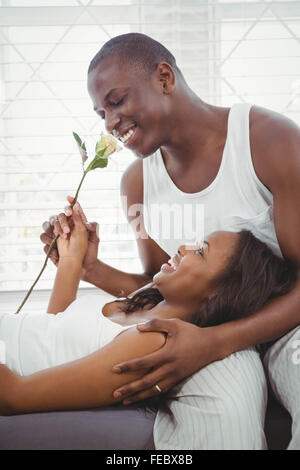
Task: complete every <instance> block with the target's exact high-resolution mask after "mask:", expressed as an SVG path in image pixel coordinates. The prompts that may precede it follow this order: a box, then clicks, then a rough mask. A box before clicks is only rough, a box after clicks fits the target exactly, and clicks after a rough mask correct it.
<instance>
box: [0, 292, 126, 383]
mask: <svg viewBox="0 0 300 470" xmlns="http://www.w3.org/2000/svg"><path fill="white" fill-rule="evenodd" d="M102 307H103V305H101V303H100V302H99V297H98V296H97V295H86V296H82V297H79V298H78V299H76V300H74V302H72V303H71V304H70V305H69V307H68V308H67V309H66V310H65V311H64V312H60V313H57V314H56V315H51V314H49V313H41V314H36V313H20V314H18V315H15V314H13V313H4V314H1V317H0V341H3V343H4V344H5V361H3V362H5V364H6V365H7V366H8V367H9V368H10V369H11V370H12V371H14V372H16V373H17V374H19V375H29V374H33V373H34V372H38V371H39V370H43V369H47V368H49V367H53V366H57V365H60V364H63V363H65V362H70V361H74V360H76V359H80V358H82V357H84V356H87V355H88V354H91V353H93V352H95V351H97V350H98V349H100V348H102V347H103V346H105V345H106V344H108V343H110V342H111V341H112V340H113V339H114V338H115V337H116V336H118V335H119V334H120V333H121V332H122V331H124V330H127V329H128V328H131V327H134V326H135V325H130V326H122V325H119V324H118V323H115V322H113V321H111V320H110V319H109V318H107V317H105V316H104V315H103V314H102V311H101V310H102ZM3 343H2V344H3Z"/></svg>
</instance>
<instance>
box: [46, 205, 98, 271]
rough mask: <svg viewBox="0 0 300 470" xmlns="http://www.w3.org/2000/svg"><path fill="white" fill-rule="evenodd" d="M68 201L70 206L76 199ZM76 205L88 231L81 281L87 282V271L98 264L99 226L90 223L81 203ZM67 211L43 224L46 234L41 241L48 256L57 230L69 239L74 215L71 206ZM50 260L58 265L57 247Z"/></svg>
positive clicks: (95, 223)
mask: <svg viewBox="0 0 300 470" xmlns="http://www.w3.org/2000/svg"><path fill="white" fill-rule="evenodd" d="M67 200H68V202H69V203H70V204H72V202H73V201H74V198H73V197H72V196H68V197H67ZM76 204H78V209H79V214H80V217H81V220H82V222H83V223H84V224H85V226H86V229H87V231H88V248H87V252H86V255H85V258H84V260H83V265H82V273H81V279H82V280H85V276H86V273H87V271H88V270H90V269H92V267H93V265H94V264H95V263H96V262H97V256H98V246H99V241H100V240H99V235H98V229H99V225H98V224H97V222H90V223H88V222H87V218H86V216H85V214H84V212H83V210H82V208H81V206H80V204H79V202H78V201H77V203H76ZM65 211H66V213H63V212H62V213H60V214H59V215H58V216H51V217H50V218H49V222H44V223H43V229H44V232H43V233H42V234H41V236H40V240H41V241H42V242H43V243H44V248H43V249H44V252H45V253H46V254H47V253H48V250H49V246H50V244H51V241H52V240H53V238H55V235H54V229H56V231H57V233H59V234H60V236H61V237H62V238H67V237H68V234H69V233H70V226H69V222H68V221H69V217H68V216H71V215H72V209H71V207H70V206H67V207H66V208H65ZM50 259H51V261H52V262H53V264H54V265H55V266H57V265H58V261H59V254H58V251H57V247H54V248H53V250H52V252H51V256H50Z"/></svg>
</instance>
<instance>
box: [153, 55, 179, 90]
mask: <svg viewBox="0 0 300 470" xmlns="http://www.w3.org/2000/svg"><path fill="white" fill-rule="evenodd" d="M155 73H156V77H157V79H158V80H159V83H160V87H161V90H162V91H163V93H164V94H166V95H167V94H169V93H172V91H173V90H174V87H175V83H176V75H175V72H174V69H173V68H172V67H171V65H169V64H168V63H167V62H160V63H159V64H158V66H157V67H156V70H155Z"/></svg>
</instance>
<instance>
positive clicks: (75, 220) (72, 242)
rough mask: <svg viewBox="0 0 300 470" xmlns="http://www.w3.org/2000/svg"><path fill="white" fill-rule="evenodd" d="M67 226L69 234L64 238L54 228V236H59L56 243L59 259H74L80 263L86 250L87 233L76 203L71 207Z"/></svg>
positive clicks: (56, 228)
mask: <svg viewBox="0 0 300 470" xmlns="http://www.w3.org/2000/svg"><path fill="white" fill-rule="evenodd" d="M69 226H70V230H71V232H70V234H68V235H67V237H66V238H64V237H62V236H61V232H60V230H59V229H58V227H57V226H55V227H54V231H53V232H54V235H55V236H57V235H60V236H59V238H58V239H57V242H56V244H57V249H58V253H59V258H60V259H63V258H76V259H77V260H78V261H79V262H80V263H82V262H83V260H84V257H85V255H86V252H87V248H88V231H87V229H86V227H85V225H84V223H83V222H82V220H81V217H80V213H79V208H78V204H77V203H76V204H75V205H74V207H73V215H72V218H71V219H70V220H69Z"/></svg>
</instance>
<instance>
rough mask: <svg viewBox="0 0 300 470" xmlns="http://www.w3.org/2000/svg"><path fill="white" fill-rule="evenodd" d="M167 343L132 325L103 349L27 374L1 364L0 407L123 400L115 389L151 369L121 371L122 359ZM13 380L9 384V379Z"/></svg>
mask: <svg viewBox="0 0 300 470" xmlns="http://www.w3.org/2000/svg"><path fill="white" fill-rule="evenodd" d="M164 343H165V336H164V335H163V334H161V333H141V332H138V331H137V330H136V329H135V328H130V329H129V330H126V331H124V333H122V334H120V335H119V336H117V337H116V338H115V339H114V340H113V341H112V342H111V343H109V344H107V345H106V346H105V347H104V348H101V349H100V350H99V351H97V352H95V353H93V354H91V355H89V356H87V357H85V358H83V359H79V360H76V361H74V362H70V363H67V364H63V365H61V366H58V367H54V368H51V369H47V370H44V371H41V372H37V373H35V374H32V375H29V376H27V377H19V376H17V375H15V374H12V372H10V371H9V370H8V369H7V368H6V367H5V366H1V368H0V383H1V387H3V390H4V392H3V393H1V392H0V411H1V413H2V414H22V413H32V412H38V411H51V410H67V409H82V408H93V407H99V406H105V405H111V404H114V403H117V402H119V401H120V400H121V397H120V398H114V397H113V394H112V393H113V390H114V389H116V388H118V387H120V386H122V385H124V384H125V383H127V382H130V381H131V380H134V379H137V378H140V377H142V376H143V375H144V374H145V373H146V372H147V370H146V369H145V370H140V371H138V372H133V373H128V374H122V375H117V374H114V373H113V372H112V367H113V365H114V364H115V363H116V362H119V361H120V360H121V359H124V358H126V359H132V358H134V357H136V356H142V355H144V354H149V353H151V352H153V351H156V350H158V349H159V348H161V347H162V346H163V344H164ZM8 381H9V386H8V385H7V382H8Z"/></svg>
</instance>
